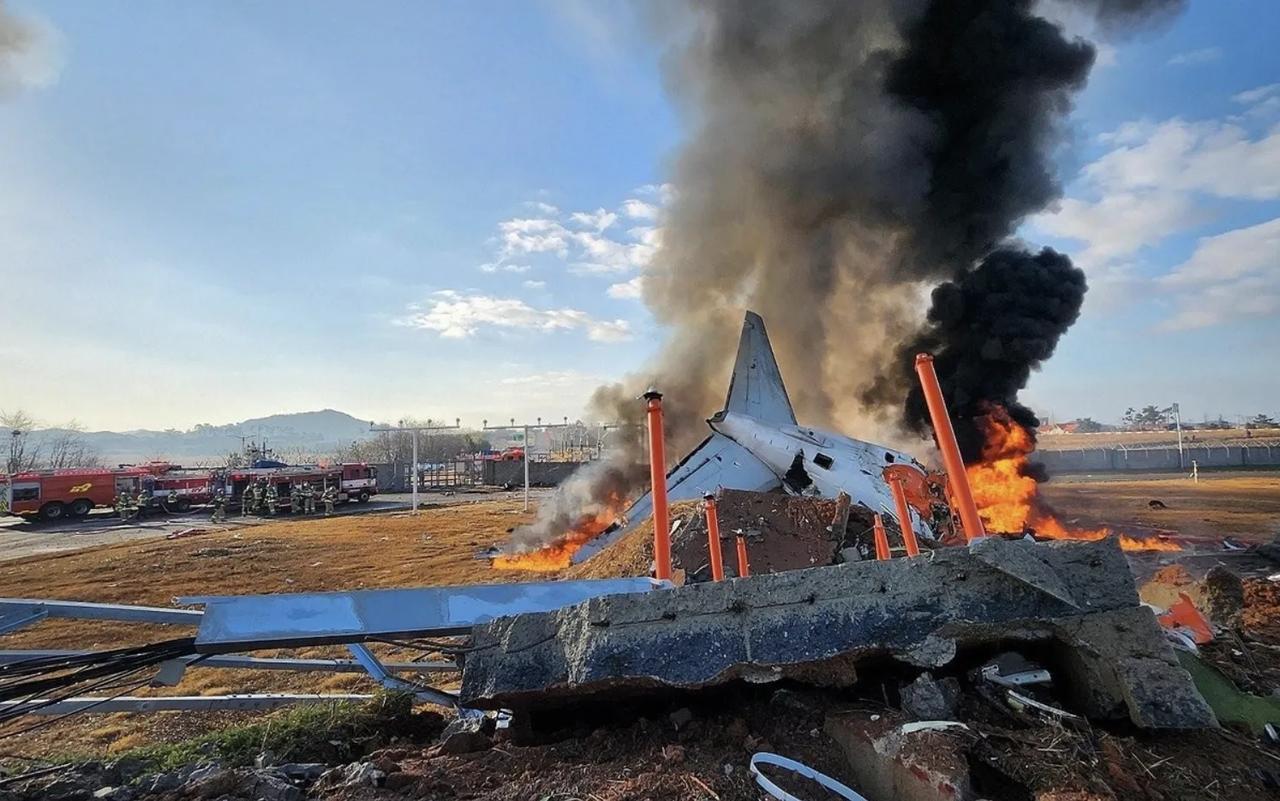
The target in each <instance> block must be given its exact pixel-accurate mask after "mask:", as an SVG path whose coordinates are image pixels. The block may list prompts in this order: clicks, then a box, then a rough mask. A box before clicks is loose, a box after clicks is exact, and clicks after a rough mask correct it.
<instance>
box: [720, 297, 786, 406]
mask: <svg viewBox="0 0 1280 801" xmlns="http://www.w3.org/2000/svg"><path fill="white" fill-rule="evenodd" d="M724 410H725V411H726V412H734V413H736V414H745V415H750V416H752V417H754V418H756V419H758V420H761V421H763V422H766V423H774V424H775V425H788V424H789V425H795V424H796V414H795V412H794V411H792V409H791V399H790V398H788V397H787V388H786V387H785V386H783V384H782V372H781V371H779V370H778V361H777V359H775V358H774V357H773V346H772V345H770V344H769V332H767V331H765V328H764V320H763V319H762V318H761V317H760V315H758V314H756V313H755V312H750V311H749V312H747V317H746V319H745V320H743V321H742V338H741V339H739V340H738V358H737V360H736V361H735V362H734V364H733V378H732V379H731V380H730V381H729V395H728V397H727V398H725V401H724Z"/></svg>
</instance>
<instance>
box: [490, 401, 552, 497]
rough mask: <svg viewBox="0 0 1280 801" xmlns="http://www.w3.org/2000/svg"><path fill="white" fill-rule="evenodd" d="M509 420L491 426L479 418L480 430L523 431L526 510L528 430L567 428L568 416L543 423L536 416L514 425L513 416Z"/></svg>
mask: <svg viewBox="0 0 1280 801" xmlns="http://www.w3.org/2000/svg"><path fill="white" fill-rule="evenodd" d="M510 420H511V424H510V425H505V426H491V425H489V421H488V420H481V421H480V422H481V425H482V426H483V428H482V429H481V430H483V431H521V432H523V435H524V510H525V511H526V512H527V511H529V431H530V429H535V428H536V429H538V430H539V431H546V430H549V429H552V428H568V427H569V418H567V417H566V418H564V422H563V423H546V424H545V425H544V424H543V422H542V418H541V417H539V418H537V420H538V422H537V423H535V424H533V425H530V424H528V423H523V424H521V425H516V419H515V418H514V417H512V418H510Z"/></svg>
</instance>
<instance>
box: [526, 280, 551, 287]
mask: <svg viewBox="0 0 1280 801" xmlns="http://www.w3.org/2000/svg"><path fill="white" fill-rule="evenodd" d="M520 286H522V287H524V288H525V289H546V288H547V282H546V281H531V280H530V281H522V282H521V284H520Z"/></svg>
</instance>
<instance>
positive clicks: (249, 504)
mask: <svg viewBox="0 0 1280 801" xmlns="http://www.w3.org/2000/svg"><path fill="white" fill-rule="evenodd" d="M255 508H256V507H255V506H254V505H253V485H252V484H249V485H246V486H245V488H244V492H242V493H240V514H241V516H243V517H248V516H249V515H251V514H253V512H254V509H255Z"/></svg>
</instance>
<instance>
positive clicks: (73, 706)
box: [0, 693, 373, 715]
mask: <svg viewBox="0 0 1280 801" xmlns="http://www.w3.org/2000/svg"><path fill="white" fill-rule="evenodd" d="M371 698H373V696H372V695H304V694H300V693H267V694H256V695H167V696H159V695H158V696H155V697H151V698H148V697H141V696H130V695H122V696H118V697H116V698H112V697H110V696H107V697H89V696H84V697H77V698H68V699H67V700H65V701H58V702H57V703H54V704H48V701H46V700H43V699H39V698H37V699H34V700H31V701H3V702H0V709H3V710H9V709H13V708H15V707H19V708H22V709H24V710H26V711H28V712H29V713H30V714H33V715H61V714H64V713H69V712H175V711H176V712H192V711H202V710H210V709H272V708H274V707H278V706H288V705H290V704H321V703H338V702H344V701H354V702H365V701H368V700H370V699H371ZM42 704H48V706H42Z"/></svg>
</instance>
